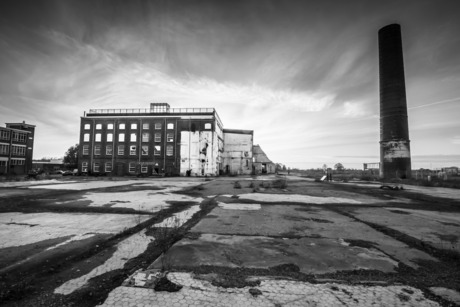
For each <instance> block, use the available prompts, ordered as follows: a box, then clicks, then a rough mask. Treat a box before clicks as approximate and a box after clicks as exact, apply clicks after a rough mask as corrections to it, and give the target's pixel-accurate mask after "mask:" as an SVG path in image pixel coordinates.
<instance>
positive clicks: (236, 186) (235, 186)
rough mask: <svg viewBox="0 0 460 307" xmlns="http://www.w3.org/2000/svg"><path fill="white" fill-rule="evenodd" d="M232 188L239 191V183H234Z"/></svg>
mask: <svg viewBox="0 0 460 307" xmlns="http://www.w3.org/2000/svg"><path fill="white" fill-rule="evenodd" d="M233 188H234V189H241V183H240V182H239V181H235V183H234V184H233Z"/></svg>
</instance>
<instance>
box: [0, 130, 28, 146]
mask: <svg viewBox="0 0 460 307" xmlns="http://www.w3.org/2000/svg"><path fill="white" fill-rule="evenodd" d="M12 137H13V141H15V142H21V143H25V142H26V140H27V134H26V133H21V132H16V131H12ZM0 139H1V140H9V139H10V132H9V131H7V130H0Z"/></svg>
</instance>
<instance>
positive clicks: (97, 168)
mask: <svg viewBox="0 0 460 307" xmlns="http://www.w3.org/2000/svg"><path fill="white" fill-rule="evenodd" d="M103 165H104V172H106V173H110V172H111V171H112V169H113V167H112V162H105V163H104V164H103ZM101 166H102V163H100V162H94V163H93V172H96V173H98V172H101ZM136 166H137V163H136V162H130V163H129V172H130V173H135V172H136ZM81 170H82V172H85V173H86V172H88V162H82V163H81ZM140 171H141V173H147V171H148V166H147V165H141V168H140Z"/></svg>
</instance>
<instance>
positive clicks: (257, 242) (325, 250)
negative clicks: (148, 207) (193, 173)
mask: <svg viewBox="0 0 460 307" xmlns="http://www.w3.org/2000/svg"><path fill="white" fill-rule="evenodd" d="M166 257H170V259H171V264H172V267H173V268H174V267H181V266H183V265H184V263H187V265H188V266H192V267H194V266H200V265H209V264H211V263H212V264H213V265H218V266H228V267H235V266H237V267H249V268H266V267H271V266H276V265H281V264H283V263H294V264H296V265H297V266H299V267H300V270H301V272H303V273H307V274H311V273H315V274H317V273H318V274H319V273H329V272H335V271H340V270H357V269H375V270H380V271H382V272H394V270H395V267H396V266H397V262H396V261H394V260H393V259H391V258H390V257H388V256H387V255H385V254H384V253H382V252H381V251H379V250H377V249H375V248H363V247H356V246H344V245H343V244H340V242H338V241H337V240H333V239H329V238H297V239H290V238H284V239H283V238H272V237H263V236H235V235H215V234H201V236H200V237H199V238H198V239H195V240H189V239H183V240H181V241H179V242H178V243H176V244H175V245H174V246H173V247H172V248H171V249H170V250H169V251H168V252H167V254H166ZM151 267H152V268H160V267H161V261H159V260H157V261H155V262H154V263H153V265H152V266H151Z"/></svg>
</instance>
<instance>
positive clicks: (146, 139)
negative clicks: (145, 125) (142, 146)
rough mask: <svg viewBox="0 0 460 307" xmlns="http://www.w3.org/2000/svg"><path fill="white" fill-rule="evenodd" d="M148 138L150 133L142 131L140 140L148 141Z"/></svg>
mask: <svg viewBox="0 0 460 307" xmlns="http://www.w3.org/2000/svg"><path fill="white" fill-rule="evenodd" d="M149 139H150V134H149V133H148V132H143V133H142V142H148V141H149Z"/></svg>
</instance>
